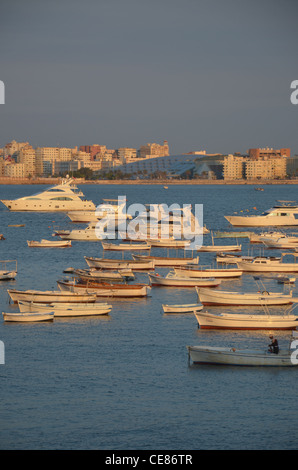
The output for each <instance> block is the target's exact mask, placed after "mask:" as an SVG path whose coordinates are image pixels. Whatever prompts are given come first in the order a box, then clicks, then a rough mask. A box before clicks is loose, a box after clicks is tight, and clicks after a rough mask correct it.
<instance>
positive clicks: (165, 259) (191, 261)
mask: <svg viewBox="0 0 298 470" xmlns="http://www.w3.org/2000/svg"><path fill="white" fill-rule="evenodd" d="M132 257H133V259H135V260H143V261H146V260H147V261H153V263H154V266H159V267H160V266H170V267H173V266H184V265H197V264H198V263H199V257H198V256H195V257H194V258H186V257H184V258H179V257H170V256H147V255H135V254H133V255H132Z"/></svg>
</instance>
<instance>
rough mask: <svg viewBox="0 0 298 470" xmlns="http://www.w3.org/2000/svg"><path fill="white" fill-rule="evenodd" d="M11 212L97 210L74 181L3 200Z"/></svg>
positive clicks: (65, 181) (66, 180)
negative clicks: (29, 194)
mask: <svg viewBox="0 0 298 470" xmlns="http://www.w3.org/2000/svg"><path fill="white" fill-rule="evenodd" d="M1 202H2V203H3V204H4V205H5V206H6V207H7V208H8V209H9V210H10V211H36V212H58V211H61V212H63V211H64V212H66V211H71V210H76V211H84V210H95V205H94V203H93V202H92V201H87V200H86V199H85V197H84V194H83V193H82V192H81V191H79V190H78V188H77V186H76V185H75V184H74V182H73V180H72V179H65V180H63V181H62V183H61V184H58V185H56V186H52V187H51V188H48V189H46V190H45V191H42V192H40V193H37V194H34V195H32V196H24V197H21V198H19V199H14V200H1Z"/></svg>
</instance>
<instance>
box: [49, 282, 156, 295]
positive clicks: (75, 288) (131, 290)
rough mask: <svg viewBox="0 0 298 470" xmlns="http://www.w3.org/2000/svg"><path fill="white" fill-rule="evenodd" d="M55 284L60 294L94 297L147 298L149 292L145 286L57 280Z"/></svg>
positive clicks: (149, 288)
mask: <svg viewBox="0 0 298 470" xmlns="http://www.w3.org/2000/svg"><path fill="white" fill-rule="evenodd" d="M57 284H58V287H59V289H60V290H61V291H62V292H82V293H91V292H92V293H94V292H95V294H96V297H124V298H125V297H126V298H129V297H147V296H148V294H149V292H150V290H151V287H150V286H148V285H147V284H112V283H108V282H92V281H90V282H84V281H80V280H78V281H77V280H73V281H72V280H59V281H57Z"/></svg>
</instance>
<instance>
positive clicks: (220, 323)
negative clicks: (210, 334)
mask: <svg viewBox="0 0 298 470" xmlns="http://www.w3.org/2000/svg"><path fill="white" fill-rule="evenodd" d="M195 317H196V319H197V321H198V324H199V327H200V328H202V329H209V330H211V329H222V330H294V329H296V328H297V325H298V317H296V316H295V315H287V314H285V315H274V314H273V315H270V314H267V315H259V314H250V315H246V314H243V313H239V314H236V313H208V312H199V313H196V312H195Z"/></svg>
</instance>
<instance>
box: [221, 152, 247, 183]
mask: <svg viewBox="0 0 298 470" xmlns="http://www.w3.org/2000/svg"><path fill="white" fill-rule="evenodd" d="M244 162H245V158H244V157H241V156H236V155H227V156H225V157H224V164H223V178H224V179H225V180H239V179H243V177H244Z"/></svg>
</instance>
